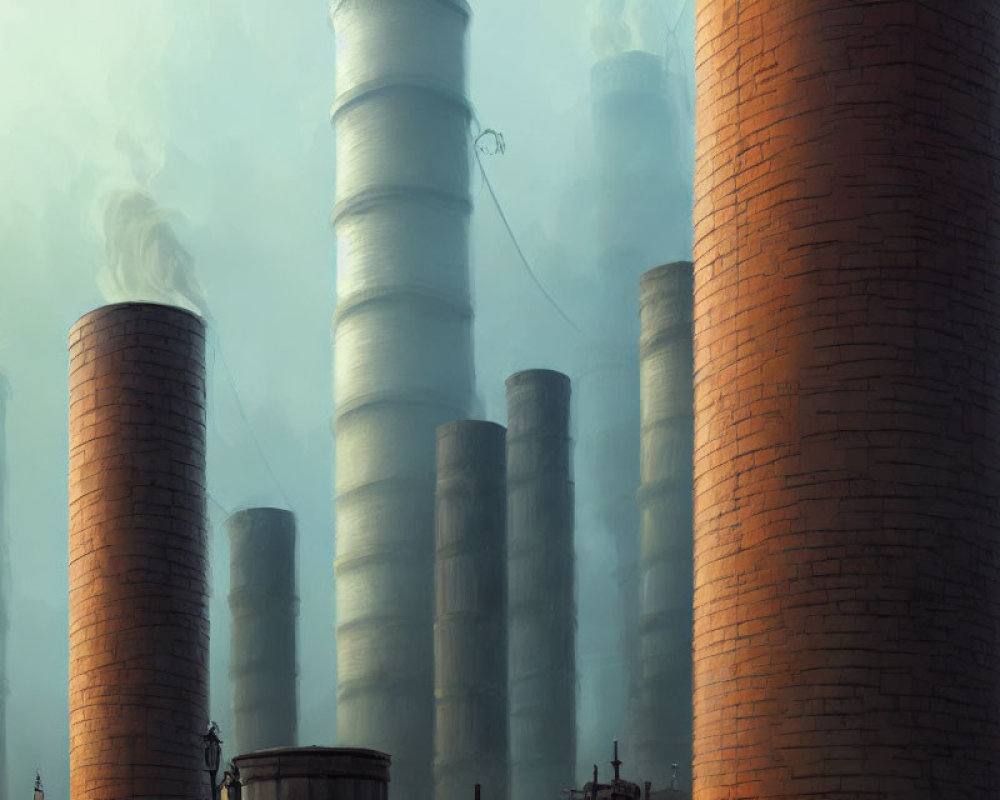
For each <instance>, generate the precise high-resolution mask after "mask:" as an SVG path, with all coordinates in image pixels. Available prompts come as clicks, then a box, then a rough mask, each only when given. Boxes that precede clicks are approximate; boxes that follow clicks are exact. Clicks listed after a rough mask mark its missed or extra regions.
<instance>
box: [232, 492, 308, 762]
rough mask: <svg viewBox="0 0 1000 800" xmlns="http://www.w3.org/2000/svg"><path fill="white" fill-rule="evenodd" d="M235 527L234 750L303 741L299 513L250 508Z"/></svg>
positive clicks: (239, 514)
mask: <svg viewBox="0 0 1000 800" xmlns="http://www.w3.org/2000/svg"><path fill="white" fill-rule="evenodd" d="M226 528H227V529H228V531H229V611H230V614H231V615H232V627H231V631H230V655H229V680H230V683H231V684H232V691H233V724H234V732H235V735H236V742H235V744H236V752H237V753H240V754H242V753H250V752H253V751H255V750H263V749H265V748H268V747H293V746H295V745H297V744H298V686H297V671H296V658H295V644H296V628H297V622H298V598H297V597H296V594H295V586H296V581H295V515H294V514H293V513H292V512H291V511H285V510H283V509H280V508H248V509H244V510H243V511H237V512H236V513H235V514H233V515H231V516H230V517H229V519H227V520H226Z"/></svg>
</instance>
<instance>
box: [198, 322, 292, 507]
mask: <svg viewBox="0 0 1000 800" xmlns="http://www.w3.org/2000/svg"><path fill="white" fill-rule="evenodd" d="M214 339H215V341H214V342H213V347H212V349H213V364H214V356H215V354H218V356H219V360H220V361H222V369H223V371H224V372H225V373H226V378H227V380H228V381H229V388H230V389H232V392H233V397H234V398H235V400H236V410H237V411H238V412H239V415H240V419H242V420H243V424H244V425H245V426H246V428H247V430H248V431H249V432H250V439H251V441H252V442H253V444H254V448H255V449H256V450H257V455H258V456H260V460H261V461H262V462H263V464H264V468H265V469H266V470H267V474H268V475H269V476H270V477H271V481H272V482H273V483H274V486H275V488H276V489H277V490H278V494H280V495H281V497H282V499H283V500H284V501H285V503H286V505H287V506H288V508H292V501H291V500H289V499H288V494H287V493H286V492H285V490H284V488H283V487H282V485H281V481H279V480H278V476H277V475H276V474H275V472H274V470H273V469H272V467H271V462H270V461H269V460H268V458H267V454H266V453H265V452H264V448H263V447H262V446H261V443H260V439H258V438H257V433H256V431H254V429H253V425H251V424H250V419H249V418H248V417H247V413H246V410H245V409H244V407H243V401H242V400H241V399H240V393H239V390H238V389H237V388H236V380H235V379H234V378H233V373H232V370H230V369H229V362H228V361H226V354H225V352H224V351H223V349H222V342H221V340H220V338H219V335H218V333H217V332H216V334H215V337H214ZM212 502H214V503H215V504H216V505H217V506H219V508H222V509H223V510H225V507H224V506H223V505H222V504H221V503H219V502H217V501H215V500H214V498H213V500H212Z"/></svg>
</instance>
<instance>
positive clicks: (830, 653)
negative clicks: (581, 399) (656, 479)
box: [694, 0, 1000, 800]
mask: <svg viewBox="0 0 1000 800" xmlns="http://www.w3.org/2000/svg"><path fill="white" fill-rule="evenodd" d="M998 15H1000V5H998V4H996V3H995V2H993V0H969V1H968V2H963V3H948V2H944V0H936V1H927V0H925V1H923V2H915V1H912V0H911V1H910V2H894V1H893V0H882V2H874V3H868V2H865V3H861V2H847V0H840V1H839V2H838V1H836V0H809V1H808V2H802V0H772V1H771V2H755V1H754V0H743V2H739V1H738V0H699V2H698V6H697V83H698V107H697V118H698V123H697V153H696V174H695V197H696V201H695V213H694V220H695V251H694V255H695V264H696V267H695V309H694V317H695V455H694V469H695V565H694V566H695V621H694V686H695V690H694V797H695V798H696V800H720V799H721V798H726V800H737V799H744V798H745V799H749V798H760V799H761V800H763V799H764V798H789V799H790V798H796V800H805V798H827V799H829V800H841V799H842V798H857V799H858V800H860V799H861V798H866V799H869V798H870V799H871V800H875V798H880V799H883V800H887V799H888V798H904V797H905V798H907V800H930V798H934V799H935V800H951V798H955V799H956V800H957V798H971V797H976V798H987V797H996V796H997V793H998V792H1000V708H998V703H1000V659H998V658H997V656H998V644H1000V569H998V565H1000V542H998V538H1000V524H998V513H997V512H998V504H1000V472H998V466H1000V438H998V432H1000V428H998V425H1000V414H998V412H1000V395H998V392H997V380H998V367H1000V341H998V339H1000V331H998V323H1000V302H998V289H1000V286H998V266H997V264H998V256H1000V253H998V247H997V244H998V233H1000V206H998V203H997V197H998V194H997V191H998V189H1000V174H998V161H997V141H998V136H1000V131H998V122H1000V114H998V103H997V99H998V97H997V94H998V88H1000V87H998V83H1000V53H998V34H1000V16H998Z"/></svg>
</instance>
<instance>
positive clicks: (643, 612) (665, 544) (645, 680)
mask: <svg viewBox="0 0 1000 800" xmlns="http://www.w3.org/2000/svg"><path fill="white" fill-rule="evenodd" d="M693 281H694V274H693V268H692V264H691V262H689V261H680V262H677V263H674V264H666V265H664V266H661V267H657V268H656V269H652V270H650V271H649V272H647V273H646V274H645V275H643V276H642V279H641V280H640V284H639V295H640V325H641V329H642V333H641V339H640V345H639V378H640V405H641V409H642V435H641V439H640V473H641V478H642V483H641V486H640V489H639V507H640V509H641V540H640V561H639V565H640V566H639V587H640V588H639V591H640V594H639V597H640V605H639V630H640V635H639V667H640V675H641V680H640V683H639V686H638V703H637V712H636V713H637V719H636V742H635V749H636V765H635V766H636V770H637V773H636V774H638V775H641V776H643V777H645V778H649V779H650V780H651V781H652V782H653V783H654V784H656V785H657V786H667V785H670V781H671V779H672V778H673V779H676V775H672V774H671V771H670V764H671V762H673V761H676V762H678V763H680V764H690V763H691V737H692V730H691V725H692V710H691V644H692V642H691V633H692V624H693V603H694V597H693V591H694V590H693V583H692V581H693V549H694V543H693V534H692V529H693V517H692V491H693V467H692V459H693V451H694V410H693V405H694V388H693V380H694V377H693V371H694V367H693V355H692V346H693V342H692V327H691V317H692V306H693Z"/></svg>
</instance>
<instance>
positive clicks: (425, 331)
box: [331, 0, 473, 800]
mask: <svg viewBox="0 0 1000 800" xmlns="http://www.w3.org/2000/svg"><path fill="white" fill-rule="evenodd" d="M331 16H332V19H333V26H334V30H335V33H336V37H337V65H336V69H337V76H336V79H337V99H336V102H335V103H334V108H333V122H334V128H335V133H336V146H337V188H336V206H335V208H334V211H333V225H334V228H335V230H336V234H337V311H336V315H335V317H334V407H335V411H334V429H335V434H336V505H335V514H336V543H337V544H336V548H337V549H336V553H337V558H336V565H335V572H336V591H337V596H336V602H337V665H338V691H337V706H338V707H337V715H338V727H339V729H340V731H342V732H343V733H342V736H343V739H344V740H345V742H346V743H350V744H357V745H362V746H365V747H373V748H377V749H379V750H382V751H385V752H388V753H391V754H392V757H393V795H394V800H426V799H427V798H429V796H430V793H431V788H432V783H433V777H432V768H431V764H432V759H433V747H434V745H433V742H434V735H433V728H434V646H433V620H434V472H435V453H434V451H435V430H436V429H437V426H438V425H441V424H443V423H445V422H448V421H450V420H453V419H460V418H463V417H465V416H467V415H468V413H469V407H470V405H471V402H472V398H473V370H472V330H471V327H472V308H471V305H470V301H469V264H468V261H469V258H468V250H469V248H468V218H469V213H470V211H471V203H470V199H469V146H468V145H469V141H468V139H469V135H468V128H469V120H470V108H469V104H468V101H467V99H466V96H465V94H466V93H465V38H466V28H467V26H468V19H469V7H468V6H467V5H466V3H465V2H464V1H463V0H380V2H347V0H335V2H334V4H333V6H332V9H331Z"/></svg>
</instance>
